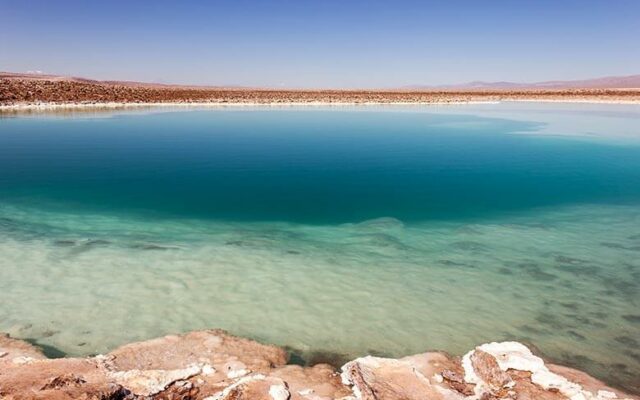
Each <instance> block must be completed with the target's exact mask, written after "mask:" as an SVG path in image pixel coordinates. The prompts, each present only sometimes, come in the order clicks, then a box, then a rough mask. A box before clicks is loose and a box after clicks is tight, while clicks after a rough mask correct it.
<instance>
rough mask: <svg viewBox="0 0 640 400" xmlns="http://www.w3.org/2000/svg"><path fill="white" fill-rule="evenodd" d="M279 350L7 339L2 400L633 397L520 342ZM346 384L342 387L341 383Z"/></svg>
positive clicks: (181, 342)
mask: <svg viewBox="0 0 640 400" xmlns="http://www.w3.org/2000/svg"><path fill="white" fill-rule="evenodd" d="M285 364H286V353H285V352H284V351H283V350H282V349H280V348H277V347H274V346H267V345H262V344H259V343H256V342H253V341H251V340H247V339H242V338H237V337H233V336H231V335H228V334H226V333H225V332H223V331H218V330H212V331H202V332H192V333H189V334H185V335H179V336H167V337H164V338H159V339H154V340H150V341H146V342H140V343H133V344H130V345H126V346H123V347H121V348H119V349H117V350H115V351H113V352H112V353H109V354H107V355H106V356H96V357H93V358H86V359H79V358H68V359H55V360H48V359H44V356H43V355H42V354H41V353H40V352H39V351H38V350H37V349H36V348H34V347H33V346H31V345H28V344H26V343H24V342H21V341H18V340H15V339H11V338H9V337H7V336H0V399H2V400H22V399H43V400H44V399H47V400H49V399H52V400H70V399H96V400H97V399H101V400H136V399H137V400H142V399H144V400H169V399H171V400H203V399H207V400H242V399H246V400H249V399H250V400H338V399H341V400H418V399H420V400H462V399H465V400H491V399H512V400H515V399H517V400H611V399H616V398H618V399H619V398H622V397H627V398H632V397H631V396H625V395H624V394H623V393H621V392H619V391H615V390H613V389H611V388H609V387H607V386H605V385H604V384H603V383H602V382H600V381H598V380H596V379H594V378H592V377H590V376H588V375H587V374H585V373H582V372H580V371H576V370H573V369H571V368H566V367H560V366H555V365H552V364H549V365H547V364H545V363H544V362H543V360H542V359H540V358H539V357H536V356H534V355H533V354H532V353H531V351H530V350H529V349H528V348H527V347H525V346H524V345H522V344H520V343H515V342H504V343H489V344H484V345H482V346H479V347H477V348H476V349H474V350H472V351H470V352H469V353H467V354H466V355H465V356H464V357H463V358H462V359H460V358H457V357H451V356H448V355H446V354H443V353H424V354H418V355H415V356H410V357H405V358H401V359H389V358H377V357H370V356H368V357H363V358H358V359H356V360H354V361H351V362H349V363H347V364H346V365H344V366H343V367H342V374H341V375H339V374H338V373H337V372H336V371H335V369H334V368H333V367H331V366H329V365H325V364H320V365H316V366H313V367H301V366H297V365H285ZM343 382H344V384H343Z"/></svg>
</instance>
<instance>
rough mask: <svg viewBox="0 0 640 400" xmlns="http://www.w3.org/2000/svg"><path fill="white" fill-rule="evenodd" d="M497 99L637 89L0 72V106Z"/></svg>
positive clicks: (626, 98)
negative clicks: (164, 79) (284, 83)
mask: <svg viewBox="0 0 640 400" xmlns="http://www.w3.org/2000/svg"><path fill="white" fill-rule="evenodd" d="M502 101H535V102H571V103H620V104H640V89H548V90H546V89H545V90H540V89H518V90H500V89H495V90H471V89H469V90H284V89H283V90H275V89H237V88H210V87H181V86H153V85H149V86H141V85H125V84H118V83H105V82H97V81H90V82H84V81H73V80H55V79H51V80H47V79H28V78H15V77H14V78H0V111H9V112H11V111H23V110H54V109H81V108H82V109H84V108H124V107H155V106H173V107H183V106H199V107H204V106H208V107H218V106H288V105H291V106H306V105H309V106H327V105H386V104H389V105H391V104H397V105H431V104H436V105H443V104H468V103H495V102H502Z"/></svg>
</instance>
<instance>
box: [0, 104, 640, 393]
mask: <svg viewBox="0 0 640 400" xmlns="http://www.w3.org/2000/svg"><path fill="white" fill-rule="evenodd" d="M151 111H153V112H133V113H132V112H127V113H121V112H116V113H110V114H100V113H95V114H78V115H71V116H61V115H36V116H25V117H7V118H4V119H0V331H6V332H9V333H11V334H12V335H15V336H17V337H21V338H26V339H30V340H32V341H34V342H36V343H38V344H40V345H42V346H45V348H46V349H47V351H48V352H50V353H51V354H53V355H55V354H58V355H62V354H69V355H84V354H93V353H100V352H106V351H108V350H109V349H112V348H113V347H115V346H117V345H120V344H122V343H125V342H129V341H133V340H141V339H147V338H151V337H155V336H159V335H163V334H166V333H173V332H178V331H187V330H193V329H200V328H209V327H220V328H225V329H228V330H229V331H231V332H233V333H235V334H239V335H243V336H249V337H252V338H256V339H259V340H263V341H267V342H273V343H277V344H280V345H286V346H289V347H290V348H291V350H292V352H293V353H294V355H295V359H296V360H298V361H305V362H309V363H313V362H315V361H320V360H332V361H334V362H339V361H340V360H342V359H346V358H350V357H355V356H359V355H363V354H365V353H374V354H383V355H390V356H400V355H404V354H410V353H417V352H422V351H425V350H428V349H441V350H446V351H449V352H452V353H456V354H461V353H463V352H465V351H466V350H468V349H470V348H471V347H472V346H474V345H476V344H479V343H481V342H485V341H489V340H503V339H514V340H521V341H525V342H527V343H530V344H533V345H534V346H536V348H537V349H538V350H539V352H540V353H541V354H543V355H545V356H548V357H552V358H553V359H554V360H555V361H558V362H562V363H565V364H569V365H573V366H576V367H579V368H581V369H584V370H587V371H589V372H591V373H592V374H594V375H596V376H598V377H600V378H603V379H605V380H607V381H608V382H610V383H612V384H615V385H617V386H620V387H623V388H627V389H629V390H633V391H640V387H639V386H638V379H637V377H638V375H640V350H638V342H640V311H639V310H640V106H620V105H618V106H613V105H592V106H587V105H583V106H579V105H560V104H549V105H534V104H526V103H523V104H495V105H467V106H451V107H422V108H418V107H375V108H373V107H363V108H333V109H331V108H326V109H322V108H287V109H259V108H245V109H234V108H229V109H208V110H167V109H160V110H151Z"/></svg>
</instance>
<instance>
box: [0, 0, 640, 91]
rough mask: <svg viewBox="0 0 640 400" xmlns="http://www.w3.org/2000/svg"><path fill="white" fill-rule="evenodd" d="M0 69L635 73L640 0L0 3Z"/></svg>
mask: <svg viewBox="0 0 640 400" xmlns="http://www.w3.org/2000/svg"><path fill="white" fill-rule="evenodd" d="M0 71H11V72H26V71H43V72H44V73H51V74H60V75H71V76H81V77H88V78H94V79H103V80H133V81H145V82H159V83H179V84H203V85H221V86H229V85H240V86H261V87H302V88H313V87H317V88H326V87H336V88H358V87H370V88H372V87H376V88H387V87H402V86H407V85H438V84H452V83H463V82H469V81H475V80H483V81H516V82H535V81H545V80H569V79H586V78H592V77H599V76H610V75H631V74H640V0H579V1H578V0H537V1H534V0H518V1H511V0H504V1H502V0H495V1H490V0H473V1H464V0H448V1H445V0H442V1H428V0H422V1H411V0H393V1H392V0H388V1H377V0H353V1H349V0H335V1H334V0H317V1H307V0H262V1H258V0H228V1H227V0H209V1H204V0H203V1H194V0H181V1H166V0H138V1H121V0H109V1H97V0H96V1H94V0H82V1H72V0H58V1H52V0H0Z"/></svg>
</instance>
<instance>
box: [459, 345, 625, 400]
mask: <svg viewBox="0 0 640 400" xmlns="http://www.w3.org/2000/svg"><path fill="white" fill-rule="evenodd" d="M491 358H493V360H492V359H491ZM462 365H463V367H464V370H465V381H466V382H469V383H473V384H475V394H476V397H477V398H480V399H484V398H514V399H515V398H518V399H522V398H532V399H571V400H606V399H611V398H616V397H617V394H616V393H614V392H612V391H608V390H600V391H596V392H593V391H591V390H587V389H586V388H584V387H583V386H581V385H580V384H578V383H576V382H573V381H571V380H569V379H567V378H566V377H565V376H563V375H561V374H558V373H555V372H552V371H551V370H550V369H549V368H548V367H547V366H546V365H545V363H544V361H543V360H542V359H541V358H540V357H537V356H535V355H533V353H532V352H531V350H529V348H527V347H526V346H525V345H523V344H521V343H518V342H502V343H495V342H494V343H487V344H483V345H481V346H478V347H477V348H476V349H475V350H472V351H470V352H468V353H467V354H466V355H465V356H464V357H463V359H462ZM504 373H508V375H509V378H510V380H508V379H506V377H505V375H504ZM612 395H614V396H616V397H611V396H612Z"/></svg>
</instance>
